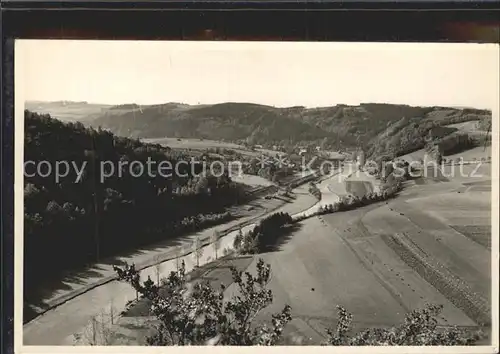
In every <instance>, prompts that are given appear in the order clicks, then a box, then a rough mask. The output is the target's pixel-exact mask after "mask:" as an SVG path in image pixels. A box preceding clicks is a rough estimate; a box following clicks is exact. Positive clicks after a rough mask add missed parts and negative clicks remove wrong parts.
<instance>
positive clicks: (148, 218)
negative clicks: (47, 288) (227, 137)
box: [24, 111, 243, 293]
mask: <svg viewBox="0 0 500 354" xmlns="http://www.w3.org/2000/svg"><path fill="white" fill-rule="evenodd" d="M24 153H25V161H32V162H31V163H28V164H27V165H26V167H25V173H26V176H25V179H24V189H25V190H24V193H25V197H24V212H25V215H24V219H25V225H24V248H25V253H24V259H25V260H29V261H26V262H25V263H24V271H25V277H24V280H25V290H26V291H28V289H29V288H30V287H33V286H36V284H37V283H39V282H43V281H44V280H45V279H46V278H47V277H48V276H52V275H54V274H56V273H57V272H59V271H62V270H66V269H68V268H71V267H78V266H81V265H84V264H86V263H88V262H93V261H96V260H97V259H102V257H106V256H108V255H113V254H116V253H117V252H119V251H123V250H127V249H133V248H137V247H138V246H140V245H144V244H150V243H151V242H153V241H158V240H164V239H167V238H174V237H177V236H178V235H180V234H182V233H185V232H188V231H194V230H198V229H200V228H201V227H202V226H207V225H213V224H216V223H220V222H222V221H225V220H228V218H230V217H231V215H230V214H229V213H227V212H226V209H225V208H226V207H227V206H230V205H234V204H235V203H238V202H240V201H242V197H243V186H242V185H239V184H236V183H234V182H232V181H231V179H230V178H229V177H228V176H227V175H223V176H220V177H214V176H211V175H207V176H206V177H203V176H200V177H193V174H196V172H198V170H199V165H191V164H190V163H184V164H179V165H178V167H179V168H178V170H179V174H176V173H174V171H173V170H172V173H171V174H172V177H164V176H161V175H158V174H156V176H153V174H155V172H157V171H156V170H154V169H152V171H153V173H152V174H150V173H147V172H145V173H140V171H137V169H136V168H133V169H131V168H130V166H131V165H130V164H129V165H126V167H125V165H122V168H121V169H120V173H118V170H116V171H115V173H114V174H112V175H111V174H110V177H108V178H106V179H104V181H103V182H102V183H101V181H100V170H101V164H100V162H101V161H110V162H112V163H113V164H114V165H115V166H118V163H119V161H122V162H123V161H128V162H129V163H131V162H133V161H139V162H141V163H142V164H143V166H146V163H147V159H148V158H150V159H151V161H155V162H157V163H159V162H160V161H169V162H170V163H171V164H172V166H176V162H179V161H184V162H186V161H188V160H189V159H190V156H187V155H182V154H179V153H176V152H174V151H170V150H169V149H165V148H163V147H161V146H160V145H145V144H143V143H141V142H139V141H137V140H132V139H128V138H124V137H117V136H115V135H113V134H112V133H110V132H107V131H105V130H94V129H89V128H85V127H84V126H83V125H82V124H81V123H63V122H61V121H58V120H55V119H52V118H51V117H50V116H49V115H39V114H36V113H32V112H30V111H25V147H24ZM41 161H47V162H49V163H50V164H51V165H52V167H53V168H54V167H55V163H56V162H57V161H67V162H68V163H69V164H70V165H71V164H73V165H75V166H78V168H79V169H80V167H81V166H84V165H83V164H86V165H85V166H86V167H85V169H83V171H84V173H83V174H82V177H81V180H79V181H77V177H78V174H77V172H75V170H74V168H70V169H69V173H68V175H67V176H66V177H64V178H61V179H60V181H56V180H55V175H54V173H52V174H48V175H46V172H47V166H44V167H43V168H42V169H41V170H42V171H43V175H44V176H45V175H46V177H43V176H41V175H40V174H37V173H36V169H35V165H34V163H40V162H41ZM153 166H154V165H153ZM60 170H61V171H64V170H63V167H60ZM53 172H54V170H53ZM164 175H165V172H164ZM182 175H185V176H184V177H181V176H182ZM28 293H29V292H28Z"/></svg>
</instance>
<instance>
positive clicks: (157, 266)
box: [155, 256, 161, 286]
mask: <svg viewBox="0 0 500 354" xmlns="http://www.w3.org/2000/svg"><path fill="white" fill-rule="evenodd" d="M160 274H161V263H160V257H159V256H156V257H155V275H156V285H157V286H160Z"/></svg>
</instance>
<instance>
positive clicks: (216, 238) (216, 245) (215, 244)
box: [210, 230, 222, 259]
mask: <svg viewBox="0 0 500 354" xmlns="http://www.w3.org/2000/svg"><path fill="white" fill-rule="evenodd" d="M221 236H222V235H221V233H220V231H218V230H215V231H214V233H213V234H212V237H211V238H210V242H211V243H212V247H213V248H214V252H215V259H217V258H218V251H219V247H220V239H221Z"/></svg>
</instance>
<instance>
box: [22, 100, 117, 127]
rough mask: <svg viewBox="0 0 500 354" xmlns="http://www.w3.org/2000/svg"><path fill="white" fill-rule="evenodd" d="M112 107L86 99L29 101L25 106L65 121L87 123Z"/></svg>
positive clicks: (30, 109)
mask: <svg viewBox="0 0 500 354" xmlns="http://www.w3.org/2000/svg"><path fill="white" fill-rule="evenodd" d="M110 107H112V106H111V105H105V104H93V103H88V102H85V101H82V102H74V101H54V102H41V101H27V102H25V104H24V108H25V109H27V110H29V111H32V112H37V113H40V114H50V115H51V116H52V117H53V118H56V119H59V120H61V121H63V122H76V121H80V122H82V123H87V122H89V121H91V120H93V119H95V118H97V117H98V116H100V114H101V113H102V112H103V111H104V110H106V109H108V108H110Z"/></svg>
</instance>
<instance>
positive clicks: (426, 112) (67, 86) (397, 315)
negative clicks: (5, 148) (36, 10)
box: [15, 40, 500, 353]
mask: <svg viewBox="0 0 500 354" xmlns="http://www.w3.org/2000/svg"><path fill="white" fill-rule="evenodd" d="M15 51H16V57H15V60H16V62H15V70H16V73H15V87H16V94H15V100H16V120H15V129H16V139H15V144H16V163H15V166H16V176H15V181H16V182H15V197H16V206H15V220H16V225H15V226H16V233H15V260H16V264H15V282H16V287H15V292H16V294H15V296H16V302H15V306H16V307H15V308H16V319H15V321H16V322H15V325H16V326H17V327H16V331H15V333H16V338H17V339H16V340H17V341H18V344H19V345H20V346H21V348H25V349H26V348H27V347H38V348H41V349H40V350H44V351H45V352H47V353H48V352H51V350H52V349H50V348H56V347H57V348H59V349H61V348H63V347H80V348H81V347H88V348H90V347H95V346H98V347H99V346H109V347H116V352H117V353H119V352H121V349H120V348H119V347H131V346H132V347H133V346H139V347H141V348H140V349H141V350H142V348H144V349H145V348H146V347H151V346H153V347H155V346H156V347H158V346H160V347H161V346H337V347H349V346H360V347H361V346H362V347H370V346H398V347H401V346H412V347H414V346H453V347H463V346H468V347H470V346H473V347H474V348H466V349H465V351H464V352H468V353H469V352H470V353H472V352H474V353H492V352H494V348H495V346H496V347H497V350H498V332H499V331H498V248H499V244H498V161H499V160H498V158H499V156H498V114H499V95H500V91H499V73H500V72H499V46H498V45H493V44H474V43H468V44H466V43H462V44H460V43H439V44H437V43H436V44H433V43H416V42H415V43H382V42H381V43H361V42H360V43H334V42H331V43H319V42H318V43H313V42H310V43H307V42H229V41H228V42H224V41H219V42H217V41H214V42H207V41H205V42H204V41H125V40H123V41H113V40H110V41H104V40H18V41H16V48H15ZM44 348H45V349H44ZM339 349H340V348H339ZM389 349H390V348H389ZM374 350H375V349H374ZM400 350H401V348H400ZM417 351H418V352H425V350H424V349H419V350H417ZM89 352H91V349H89Z"/></svg>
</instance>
